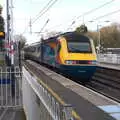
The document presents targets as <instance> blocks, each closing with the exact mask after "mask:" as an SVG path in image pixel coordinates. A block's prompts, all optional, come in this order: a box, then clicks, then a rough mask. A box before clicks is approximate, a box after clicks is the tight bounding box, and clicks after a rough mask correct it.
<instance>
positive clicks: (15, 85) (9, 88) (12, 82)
mask: <svg viewBox="0 0 120 120" xmlns="http://www.w3.org/2000/svg"><path fill="white" fill-rule="evenodd" d="M21 80H22V78H21V72H20V69H19V67H15V69H14V71H12V69H11V67H0V107H2V108H6V107H22V92H21V84H22V81H21Z"/></svg>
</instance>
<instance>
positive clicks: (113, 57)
mask: <svg viewBox="0 0 120 120" xmlns="http://www.w3.org/2000/svg"><path fill="white" fill-rule="evenodd" d="M97 56H98V62H104V63H111V64H120V54H98V55H97Z"/></svg>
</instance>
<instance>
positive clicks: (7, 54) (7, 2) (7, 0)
mask: <svg viewBox="0 0 120 120" xmlns="http://www.w3.org/2000/svg"><path fill="white" fill-rule="evenodd" d="M6 14H7V34H6V43H7V44H8V46H9V27H10V24H9V21H10V15H9V0H6ZM6 63H7V65H9V64H10V61H9V50H8V49H7V53H6Z"/></svg>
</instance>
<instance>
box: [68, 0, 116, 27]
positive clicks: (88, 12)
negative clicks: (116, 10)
mask: <svg viewBox="0 0 120 120" xmlns="http://www.w3.org/2000/svg"><path fill="white" fill-rule="evenodd" d="M114 1H115V0H111V1H109V2H106V3H104V4H102V5H100V6H99V7H96V8H94V9H91V10H89V11H87V12H85V13H83V14H82V15H80V16H78V17H76V18H75V19H79V18H81V17H83V22H84V16H85V15H88V14H91V13H92V12H95V11H96V10H98V9H100V8H103V7H104V6H106V5H108V4H110V3H112V2H114ZM75 19H74V18H73V21H72V23H71V25H70V26H69V27H68V28H67V29H70V27H72V25H73V22H74V23H75Z"/></svg>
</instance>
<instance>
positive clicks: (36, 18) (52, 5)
mask: <svg viewBox="0 0 120 120" xmlns="http://www.w3.org/2000/svg"><path fill="white" fill-rule="evenodd" d="M57 1H58V0H55V1H54V2H53V3H52V4H51V5H50V6H48V8H47V9H46V10H45V11H43V13H41V14H40V15H39V16H38V17H37V18H36V19H35V20H34V21H32V24H33V23H34V22H36V21H37V20H38V19H39V18H40V17H41V16H43V15H44V14H45V13H46V12H47V11H48V10H49V9H50V8H51V7H52V6H53V5H54V4H55V3H56V2H57Z"/></svg>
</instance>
